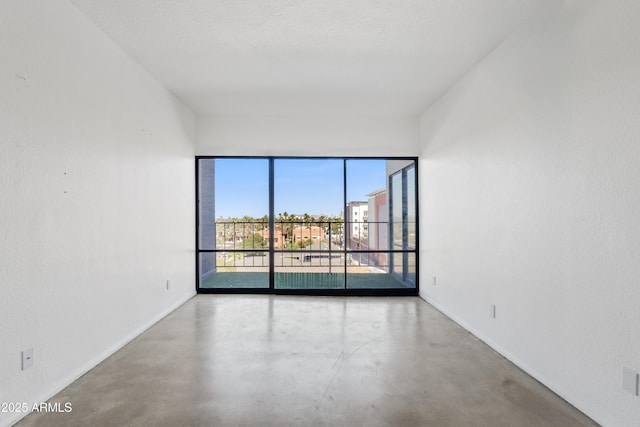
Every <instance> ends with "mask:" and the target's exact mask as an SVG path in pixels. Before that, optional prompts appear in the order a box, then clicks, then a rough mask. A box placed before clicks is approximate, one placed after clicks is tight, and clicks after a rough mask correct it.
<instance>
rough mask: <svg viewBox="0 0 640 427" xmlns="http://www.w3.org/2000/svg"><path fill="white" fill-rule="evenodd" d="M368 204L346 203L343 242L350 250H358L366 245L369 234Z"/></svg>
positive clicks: (358, 202)
mask: <svg viewBox="0 0 640 427" xmlns="http://www.w3.org/2000/svg"><path fill="white" fill-rule="evenodd" d="M368 222H369V203H368V202H362V201H353V202H349V203H347V215H346V218H345V233H346V236H345V238H346V239H345V241H346V242H347V245H348V247H349V248H350V249H359V248H360V247H361V246H362V244H363V243H365V244H366V240H367V235H368V232H369V225H368Z"/></svg>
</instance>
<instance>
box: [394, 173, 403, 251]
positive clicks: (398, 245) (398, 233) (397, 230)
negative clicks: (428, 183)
mask: <svg viewBox="0 0 640 427" xmlns="http://www.w3.org/2000/svg"><path fill="white" fill-rule="evenodd" d="M403 205H404V203H403V200H402V172H397V173H396V174H394V175H393V176H392V177H391V242H392V248H391V249H393V250H402V249H404V245H403V238H402V237H403V230H404V227H403V226H404V223H403V221H402V211H403Z"/></svg>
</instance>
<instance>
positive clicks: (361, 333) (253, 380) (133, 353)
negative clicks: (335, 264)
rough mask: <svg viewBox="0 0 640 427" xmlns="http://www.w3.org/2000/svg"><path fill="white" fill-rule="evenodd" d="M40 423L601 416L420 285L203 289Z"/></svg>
mask: <svg viewBox="0 0 640 427" xmlns="http://www.w3.org/2000/svg"><path fill="white" fill-rule="evenodd" d="M52 401H53V402H61V403H62V405H63V406H64V403H66V402H71V403H72V405H73V411H72V412H71V413H67V414H56V413H49V414H45V413H41V414H38V413H34V414H31V415H29V416H28V417H27V418H25V419H24V420H22V422H20V423H19V426H20V427H27V426H47V427H51V426H94V427H97V426H123V425H127V426H286V425H293V426H321V425H326V426H492V427H493V426H518V427H522V426H562V427H567V426H592V425H596V424H595V423H593V422H592V421H591V420H590V419H589V418H587V417H586V416H584V415H583V414H582V413H580V412H579V411H578V410H576V409H575V408H573V407H572V406H571V405H569V404H568V403H566V402H565V401H564V400H562V399H561V398H559V397H558V396H557V395H555V394H554V393H552V392H551V391H550V390H548V389H547V388H545V387H544V386H542V385H541V384H540V383H538V382H537V381H535V380H533V379H532V378H531V377H529V376H528V375H527V374H525V373H524V372H523V371H521V370H520V369H518V368H516V367H515V366H514V365H512V364H511V363H510V362H508V361H507V360H505V359H504V358H503V357H501V356H500V355H498V354H497V353H496V352H494V351H493V350H491V349H490V348H488V347H487V346H486V345H484V344H483V343H481V342H480V341H478V340H477V339H475V338H474V337H473V336H472V335H470V334H469V333H467V332H465V331H464V330H463V329H461V328H460V327H458V326H457V325H456V324H454V323H453V322H451V321H450V320H448V319H447V318H446V317H445V316H443V315H442V314H440V313H439V312H438V311H436V310H435V309H434V308H433V307H431V306H430V305H428V304H427V303H425V302H424V301H422V300H420V299H418V298H406V297H405V298H319V297H286V296H258V295H256V296H217V295H199V296H197V297H195V298H193V299H192V300H190V301H189V302H187V303H186V304H184V305H183V306H182V307H180V308H179V309H178V310H176V311H175V312H173V313H172V314H171V315H169V316H167V317H166V318H165V319H163V320H162V321H160V322H159V323H158V324H156V325H155V326H154V327H152V328H151V329H149V330H148V331H147V332H145V333H144V334H142V335H141V336H140V337H138V338H137V339H135V340H134V341H133V342H131V343H130V344H129V345H127V346H126V347H124V348H123V349H122V350H120V351H118V352H117V353H116V354H114V355H113V356H112V357H110V358H109V359H107V360H106V361H104V362H103V363H102V364H100V365H99V366H97V367H96V368H95V369H93V370H91V371H90V372H89V373H87V374H86V375H84V376H83V377H82V378H80V379H79V380H77V381H76V382H74V383H73V384H71V385H70V386H69V387H67V388H66V389H65V390H63V391H62V392H61V393H59V394H58V395H57V396H55V398H54V399H53V400H52Z"/></svg>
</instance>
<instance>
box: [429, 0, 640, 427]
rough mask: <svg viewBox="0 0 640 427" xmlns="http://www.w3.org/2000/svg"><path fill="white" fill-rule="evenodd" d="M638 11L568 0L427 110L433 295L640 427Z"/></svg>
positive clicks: (598, 408)
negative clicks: (628, 384) (634, 375)
mask: <svg viewBox="0 0 640 427" xmlns="http://www.w3.org/2000/svg"><path fill="white" fill-rule="evenodd" d="M639 18H640V2H637V1H635V0H626V1H625V0H616V1H613V2H605V1H597V0H587V1H585V0H582V1H565V2H564V4H563V5H562V6H560V7H559V8H558V9H557V10H556V11H555V12H554V15H553V16H549V17H546V18H545V19H544V20H541V21H538V22H533V23H530V24H528V25H527V27H526V28H522V29H520V30H519V31H518V32H516V33H515V34H513V35H512V36H510V37H509V38H508V39H507V40H506V41H505V42H504V43H503V44H502V45H501V46H499V47H498V48H497V49H496V50H495V51H494V52H493V53H492V54H490V55H489V56H488V57H487V58H485V60H483V61H482V62H481V63H480V64H479V65H477V66H476V67H475V68H474V69H473V70H472V71H471V72H470V73H469V74H468V75H467V76H466V77H465V78H464V79H462V80H461V81H460V82H459V83H458V84H457V85H456V86H455V87H454V88H452V89H451V90H450V91H449V92H448V93H447V94H446V95H445V96H444V97H443V98H442V99H441V100H440V101H439V102H438V103H437V104H436V105H434V106H433V107H432V108H430V109H429V110H428V111H427V112H426V113H425V114H424V115H423V116H422V118H421V144H422V152H421V160H420V167H421V168H420V172H421V177H420V179H421V182H420V184H421V201H420V202H421V205H420V214H421V221H422V222H421V238H422V241H421V270H420V272H421V277H422V288H421V294H422V296H423V297H424V298H425V299H427V300H428V301H430V302H432V303H433V304H435V305H436V306H437V307H439V308H441V309H442V310H443V311H444V312H445V313H447V314H449V315H450V316H451V317H452V318H454V319H455V320H457V321H458V322H460V323H461V324H462V325H463V326H465V327H467V328H468V329H469V330H471V331H472V332H473V333H475V334H476V335H478V336H479V337H480V338H482V339H484V340H486V341H487V342H488V343H490V344H491V345H492V346H494V347H495V348H496V349H498V350H499V351H501V352H502V353H503V354H505V355H506V356H507V357H508V358H510V359H512V360H513V361H515V362H516V363H517V364H519V365H520V366H521V367H523V368H524V369H525V370H527V371H528V372H530V373H532V374H533V375H534V376H535V377H537V378H538V379H540V380H541V381H542V382H543V383H545V384H546V385H548V386H549V387H550V388H552V389H553V390H554V391H556V392H557V393H559V394H560V395H561V396H563V397H565V398H566V399H567V400H569V401H570V402H572V403H573V404H574V405H576V406H577V407H578V408H579V409H581V410H582V411H584V412H585V413H586V414H587V415H589V416H591V417H592V418H593V419H595V420H596V421H597V422H599V423H601V424H603V425H605V426H634V427H638V426H639V425H640V398H639V397H636V396H633V395H632V394H631V393H629V392H626V391H624V390H622V388H621V383H622V380H621V377H622V366H623V365H624V366H627V367H629V368H631V369H633V370H635V371H636V372H640V281H639V280H640V279H639V278H640V238H639V236H640V143H639V141H640V54H639V52H640V26H638V22H639ZM433 276H436V277H437V282H436V285H435V286H434V285H433V284H432V281H433V279H432V278H433ZM490 304H495V305H496V309H497V311H496V313H497V315H496V318H495V319H492V318H490V316H489V306H490Z"/></svg>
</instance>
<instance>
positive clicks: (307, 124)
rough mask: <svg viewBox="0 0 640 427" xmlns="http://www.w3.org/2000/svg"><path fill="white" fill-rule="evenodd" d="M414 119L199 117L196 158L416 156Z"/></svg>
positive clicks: (415, 120)
mask: <svg viewBox="0 0 640 427" xmlns="http://www.w3.org/2000/svg"><path fill="white" fill-rule="evenodd" d="M418 139H419V138H418V119H417V118H411V117H410V118H405V117H398V118H389V117H361V118H353V117H344V118H340V117H231V118H213V117H199V118H198V136H197V148H196V151H197V153H198V154H199V155H249V156H259V155H263V156H417V155H418Z"/></svg>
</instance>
